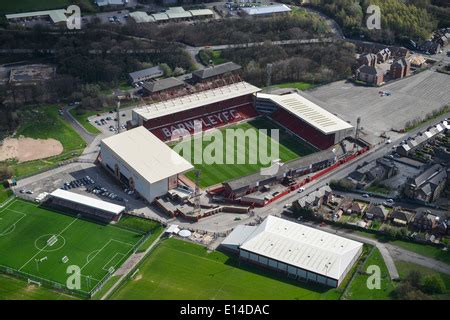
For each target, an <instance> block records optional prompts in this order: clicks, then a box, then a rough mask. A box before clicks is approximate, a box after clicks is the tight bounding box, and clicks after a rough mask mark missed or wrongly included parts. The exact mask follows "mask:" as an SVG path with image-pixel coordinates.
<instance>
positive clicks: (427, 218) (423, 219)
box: [412, 210, 436, 232]
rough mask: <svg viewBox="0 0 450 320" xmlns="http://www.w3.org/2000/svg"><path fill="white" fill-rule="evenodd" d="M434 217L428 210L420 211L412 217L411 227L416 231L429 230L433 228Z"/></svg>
mask: <svg viewBox="0 0 450 320" xmlns="http://www.w3.org/2000/svg"><path fill="white" fill-rule="evenodd" d="M435 218H436V216H435V215H432V214H431V213H430V211H428V210H427V211H422V212H419V213H417V214H416V216H415V217H414V220H413V223H412V227H413V229H414V230H416V231H421V232H430V231H431V230H432V229H433V220H434V219H435Z"/></svg>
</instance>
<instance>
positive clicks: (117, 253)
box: [102, 252, 125, 271]
mask: <svg viewBox="0 0 450 320" xmlns="http://www.w3.org/2000/svg"><path fill="white" fill-rule="evenodd" d="M118 255H120V256H122V258H121V259H123V257H125V254H123V253H119V252H116V254H115V255H113V257H112V258H111V259H109V260H108V262H106V263H105V265H104V266H103V268H102V270H104V271H109V269H105V267H106V266H108V264H109V263H110V262H111V261H113V260H114V258H115V257H117V256H118ZM119 261H120V260H119ZM116 265H117V263H116V264H115V265H113V266H111V267H113V268H114V270H115V269H116Z"/></svg>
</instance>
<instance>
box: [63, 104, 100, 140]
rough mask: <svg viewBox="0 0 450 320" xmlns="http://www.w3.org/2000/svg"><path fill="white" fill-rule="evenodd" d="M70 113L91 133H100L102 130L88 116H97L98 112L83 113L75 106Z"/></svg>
mask: <svg viewBox="0 0 450 320" xmlns="http://www.w3.org/2000/svg"><path fill="white" fill-rule="evenodd" d="M69 113H70V114H71V115H72V117H74V118H75V119H76V120H77V121H78V122H79V123H80V124H81V125H82V126H83V127H84V128H85V129H86V131H87V132H89V133H91V134H99V133H100V132H101V131H100V130H99V129H98V128H96V127H95V126H94V125H93V124H92V123H90V122H89V121H88V118H89V117H91V116H95V115H96V114H97V112H96V111H84V112H82V113H78V112H77V110H76V109H75V108H73V109H70V110H69Z"/></svg>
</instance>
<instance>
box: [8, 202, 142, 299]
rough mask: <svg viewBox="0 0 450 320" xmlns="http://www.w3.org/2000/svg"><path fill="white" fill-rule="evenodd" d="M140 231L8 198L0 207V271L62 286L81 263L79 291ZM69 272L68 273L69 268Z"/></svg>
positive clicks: (103, 275) (120, 256) (104, 274)
mask: <svg viewBox="0 0 450 320" xmlns="http://www.w3.org/2000/svg"><path fill="white" fill-rule="evenodd" d="M142 238H143V234H141V233H138V232H134V231H130V230H128V229H123V228H120V227H117V226H113V225H102V224H97V223H93V222H90V221H86V220H82V219H80V218H78V217H75V216H70V215H65V214H62V213H58V212H55V211H51V210H48V209H44V208H41V207H39V206H37V205H35V204H33V203H30V202H26V201H23V200H19V199H16V200H13V201H12V202H11V203H9V204H8V205H6V206H5V207H4V208H2V209H0V271H2V272H7V273H10V274H13V275H19V276H21V277H22V278H27V279H31V280H33V281H37V282H40V283H41V284H42V285H47V286H51V287H53V288H57V289H58V288H59V289H66V288H67V286H66V283H67V279H68V277H69V276H70V274H68V273H67V269H68V267H69V266H72V265H75V266H78V267H79V268H80V270H81V271H80V272H81V281H80V282H81V288H80V289H78V290H75V291H79V292H80V293H82V294H87V293H90V292H92V290H94V289H95V288H96V287H97V286H99V285H100V284H101V283H102V281H103V280H105V279H107V278H108V275H109V274H110V273H113V272H114V271H115V270H117V268H118V267H120V266H121V264H122V263H123V262H124V261H125V260H126V258H127V257H128V256H129V255H130V254H131V253H132V252H133V250H134V249H135V247H136V246H137V244H138V243H139V241H140V240H141V239H142ZM72 274H73V273H72Z"/></svg>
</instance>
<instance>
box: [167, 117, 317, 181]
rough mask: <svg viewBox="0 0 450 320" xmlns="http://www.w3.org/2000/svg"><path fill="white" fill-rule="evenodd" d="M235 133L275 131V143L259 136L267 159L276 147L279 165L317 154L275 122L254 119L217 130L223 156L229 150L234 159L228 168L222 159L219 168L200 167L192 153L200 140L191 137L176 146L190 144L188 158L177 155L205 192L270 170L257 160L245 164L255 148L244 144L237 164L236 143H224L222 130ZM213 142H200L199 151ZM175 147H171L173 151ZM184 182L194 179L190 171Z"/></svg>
mask: <svg viewBox="0 0 450 320" xmlns="http://www.w3.org/2000/svg"><path fill="white" fill-rule="evenodd" d="M229 129H233V130H239V129H242V130H244V131H246V130H249V129H256V130H258V129H267V133H268V134H269V136H270V129H278V130H279V141H278V142H277V141H275V140H274V139H272V138H270V139H267V135H264V134H262V136H263V137H264V138H265V139H267V141H268V142H267V150H268V152H267V155H268V156H271V153H270V149H271V146H272V144H274V143H275V144H278V150H279V156H278V158H279V159H281V161H282V162H286V161H289V160H293V159H296V158H300V157H303V156H306V155H308V154H311V153H314V152H316V151H317V150H316V149H314V148H313V147H312V146H310V145H309V144H307V143H306V142H304V141H302V140H300V139H299V138H298V137H297V136H295V135H291V134H288V133H287V132H286V130H285V129H283V128H282V127H280V126H279V125H278V124H276V123H275V122H273V121H271V120H270V119H268V118H257V119H254V120H251V121H248V122H244V123H239V124H237V125H233V126H229V127H226V128H222V129H220V132H221V133H222V144H223V153H224V154H226V152H227V151H228V150H229V149H231V151H232V152H234V159H235V161H234V162H233V163H231V164H229V163H226V161H225V160H226V159H225V160H223V164H222V163H221V164H217V163H213V164H206V163H204V161H203V162H202V163H200V164H197V163H195V162H194V153H195V145H196V144H195V142H194V140H196V139H201V138H199V137H194V138H193V139H194V140H192V139H191V140H190V141H183V142H180V143H179V145H180V144H181V145H183V144H189V143H190V144H191V157H189V156H186V155H185V154H183V152H181V153H180V154H181V155H182V156H183V157H185V158H186V160H188V161H190V162H191V163H192V164H193V165H194V167H195V169H197V170H200V172H201V176H200V187H202V188H205V187H209V186H212V185H215V184H218V183H221V182H224V181H227V180H231V179H235V178H238V177H243V176H246V175H249V174H252V173H255V172H257V171H258V170H259V169H260V168H262V167H267V166H270V164H262V163H261V162H260V161H259V160H260V159H259V157H258V159H257V160H258V161H257V162H256V163H251V162H250V161H249V159H250V155H251V154H252V155H257V154H258V144H250V142H249V141H248V140H246V142H245V146H244V149H245V163H243V164H240V163H238V161H237V155H238V153H239V150H238V143H236V141H237V140H236V139H234V141H228V140H227V138H226V133H225V130H229ZM204 136H205V137H208V136H211V133H206V134H205V135H204ZM214 139H215V138H211V141H207V139H203V141H202V142H201V144H202V150H205V148H207V146H208V145H210V144H211V143H214ZM230 145H233V146H234V148H227V146H230ZM174 146H175V145H172V147H174ZM213 154H214V153H213ZM275 158H276V157H271V159H272V160H274V159H275ZM186 176H187V177H188V178H190V179H191V180H194V179H195V175H194V171H191V172H188V173H187V174H186Z"/></svg>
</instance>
